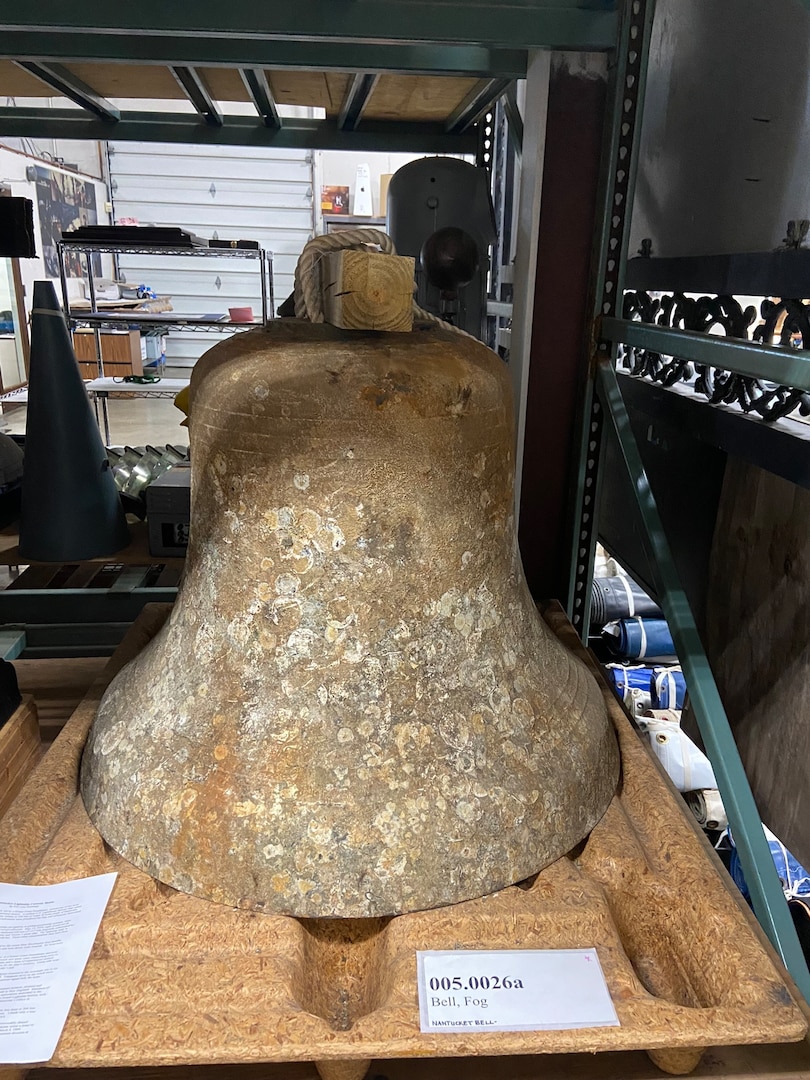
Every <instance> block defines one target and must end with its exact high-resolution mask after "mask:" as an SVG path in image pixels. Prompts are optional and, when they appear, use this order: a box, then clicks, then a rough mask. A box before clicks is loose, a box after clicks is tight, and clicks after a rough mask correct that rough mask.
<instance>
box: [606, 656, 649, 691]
mask: <svg viewBox="0 0 810 1080" xmlns="http://www.w3.org/2000/svg"><path fill="white" fill-rule="evenodd" d="M653 675H654V671H653V668H651V667H621V666H619V665H615V666H614V665H612V664H611V665H609V666H608V668H607V677H608V681H609V682H610V684H611V685H612V687H613V689H614V690H615V691H616V693H617V694H618V695H619V697H620V698H623V697H624V695H625V694H626V692H627V691H628V690H647V691H649V689H650V683H651V680H652V678H653Z"/></svg>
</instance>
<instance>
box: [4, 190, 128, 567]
mask: <svg viewBox="0 0 810 1080" xmlns="http://www.w3.org/2000/svg"><path fill="white" fill-rule="evenodd" d="M1 201H2V200H0V202H1ZM128 543H129V530H128V528H127V523H126V518H125V517H124V512H123V509H122V508H121V500H120V498H119V496H118V489H117V488H116V486H115V481H114V479H113V475H112V472H111V471H110V467H109V462H108V460H107V451H106V450H105V449H104V443H103V442H102V441H101V434H100V432H99V430H98V424H97V423H96V419H95V417H94V416H93V410H92V408H91V406H90V400H89V398H88V397H87V391H86V390H85V388H84V383H83V382H82V377H81V373H80V372H79V365H78V364H77V363H76V357H75V355H74V352H73V347H72V346H71V343H70V335H69V334H68V328H67V323H66V322H65V319H64V316H63V314H62V309H61V308H60V306H59V302H58V301H57V299H56V293H55V291H54V287H53V282H51V281H36V282H34V304H33V309H32V312H31V363H30V369H29V378H28V416H27V419H26V425H25V462H24V466H23V482H22V513H21V517H20V555H21V556H22V557H24V558H25V559H33V560H38V561H40V562H68V561H70V560H73V559H93V558H96V557H97V556H99V555H112V554H113V553H114V552H116V551H120V550H121V548H123V547H126V545H127V544H128Z"/></svg>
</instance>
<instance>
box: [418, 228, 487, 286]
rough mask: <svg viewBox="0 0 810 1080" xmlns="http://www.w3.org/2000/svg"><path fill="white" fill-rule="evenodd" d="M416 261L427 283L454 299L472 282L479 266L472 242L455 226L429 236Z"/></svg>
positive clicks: (475, 248)
mask: <svg viewBox="0 0 810 1080" xmlns="http://www.w3.org/2000/svg"><path fill="white" fill-rule="evenodd" d="M419 259H420V262H421V263H422V268H423V269H424V271H425V273H426V274H427V276H428V281H429V282H430V283H431V285H435V287H436V288H437V289H439V290H440V291H441V293H442V295H443V296H447V297H453V296H455V295H456V293H457V291H458V289H459V288H460V287H461V286H462V285H468V284H469V283H470V282H471V281H472V279H473V278H474V277H475V274H476V271H477V270H478V264H479V258H478V247H477V245H476V243H475V240H473V238H472V237H471V236H470V234H469V233H467V232H465V231H464V229H459V228H457V227H456V226H454V225H448V226H446V227H445V228H444V229H437V230H436V232H434V233H431V235H430V236H429V237H428V238H427V240H425V242H424V244H423V245H422V250H421V252H420V253H419Z"/></svg>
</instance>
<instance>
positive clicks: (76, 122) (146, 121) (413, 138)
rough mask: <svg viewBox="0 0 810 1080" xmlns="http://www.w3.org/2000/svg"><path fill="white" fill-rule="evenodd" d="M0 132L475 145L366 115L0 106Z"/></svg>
mask: <svg viewBox="0 0 810 1080" xmlns="http://www.w3.org/2000/svg"><path fill="white" fill-rule="evenodd" d="M0 135H5V136H13V137H18V138H31V137H33V138H41V139H47V138H54V139H90V140H99V141H101V142H103V141H104V140H109V139H114V140H115V142H128V141H135V142H166V143H196V144H198V145H199V144H204V145H207V146H212V145H213V146H278V147H285V148H286V149H293V150H363V151H369V150H386V151H390V152H392V153H393V152H399V151H401V152H403V153H423V154H474V153H475V152H476V149H477V146H478V136H477V133H476V131H475V129H474V128H472V129H470V130H468V131H465V132H463V133H461V134H450V133H448V132H447V131H445V129H444V125H443V124H436V123H424V124H422V123H403V122H398V121H383V120H369V121H364V122H363V124H362V125H361V126H360V127H359V128H358V129H357V131H343V130H341V129H340V127H339V126H338V123H337V122H336V121H335V120H309V119H305V118H299V117H285V118H284V123H283V124H282V126H281V127H279V128H276V127H272V126H268V125H267V124H265V123H264V121H263V120H262V118H260V117H258V116H257V117H253V116H227V117H223V118H222V123H221V124H209V123H206V121H205V119H203V118H201V117H198V116H195V115H194V114H190V113H142V112H124V113H122V114H121V119H120V120H117V121H104V120H97V119H95V118H94V117H89V116H87V114H86V113H83V112H80V111H79V110H78V109H22V108H0Z"/></svg>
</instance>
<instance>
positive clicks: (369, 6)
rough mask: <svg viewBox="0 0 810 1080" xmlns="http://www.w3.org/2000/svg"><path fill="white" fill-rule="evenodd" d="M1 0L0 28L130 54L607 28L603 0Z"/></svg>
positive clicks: (581, 40)
mask: <svg viewBox="0 0 810 1080" xmlns="http://www.w3.org/2000/svg"><path fill="white" fill-rule="evenodd" d="M5 6H6V11H7V13H6V14H5V15H4V17H3V21H2V22H0V30H2V31H6V30H36V31H40V32H45V33H48V34H51V35H56V34H66V33H76V34H87V35H93V36H97V35H118V36H120V37H126V38H127V40H128V44H127V45H126V46H124V47H125V48H127V49H128V50H129V53H130V56H131V58H132V59H133V60H136V59H137V54H138V50H139V49H140V48H141V44H142V39H143V38H144V37H145V36H151V37H169V38H171V37H187V38H190V39H199V38H203V37H212V38H214V39H216V40H217V41H220V40H222V39H225V38H236V37H241V38H245V39H266V40H277V41H283V40H298V41H302V42H309V41H315V42H317V41H325V42H335V41H337V42H359V43H369V44H374V43H380V44H385V43H401V44H419V43H422V42H433V43H441V44H445V45H458V44H461V45H485V46H490V47H496V48H523V49H575V50H579V49H584V50H589V49H597V50H598V49H610V48H613V46H614V45H615V44H616V30H617V16H616V11H615V3H612V2H610V0H596V2H589V3H582V2H579V0H567V2H564V0H540V2H538V0H510V2H509V3H508V4H504V3H498V2H490V3H472V2H470V0H443V2H442V3H438V4H437V3H435V2H434V0H351V3H345V2H344V3H341V4H339V5H337V7H338V9H339V10H336V6H335V3H334V0H306V3H298V4H294V3H290V2H289V0H262V3H261V4H256V3H255V0H229V3H227V4H223V3H221V2H220V0H195V3H193V4H180V3H173V4H167V3H165V0H138V3H137V4H111V3H109V2H108V0H71V3H70V4H66V3H65V2H64V0H37V3H36V4H33V3H30V4H19V5H5ZM122 45H123V43H122ZM438 70H441V69H438Z"/></svg>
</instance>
